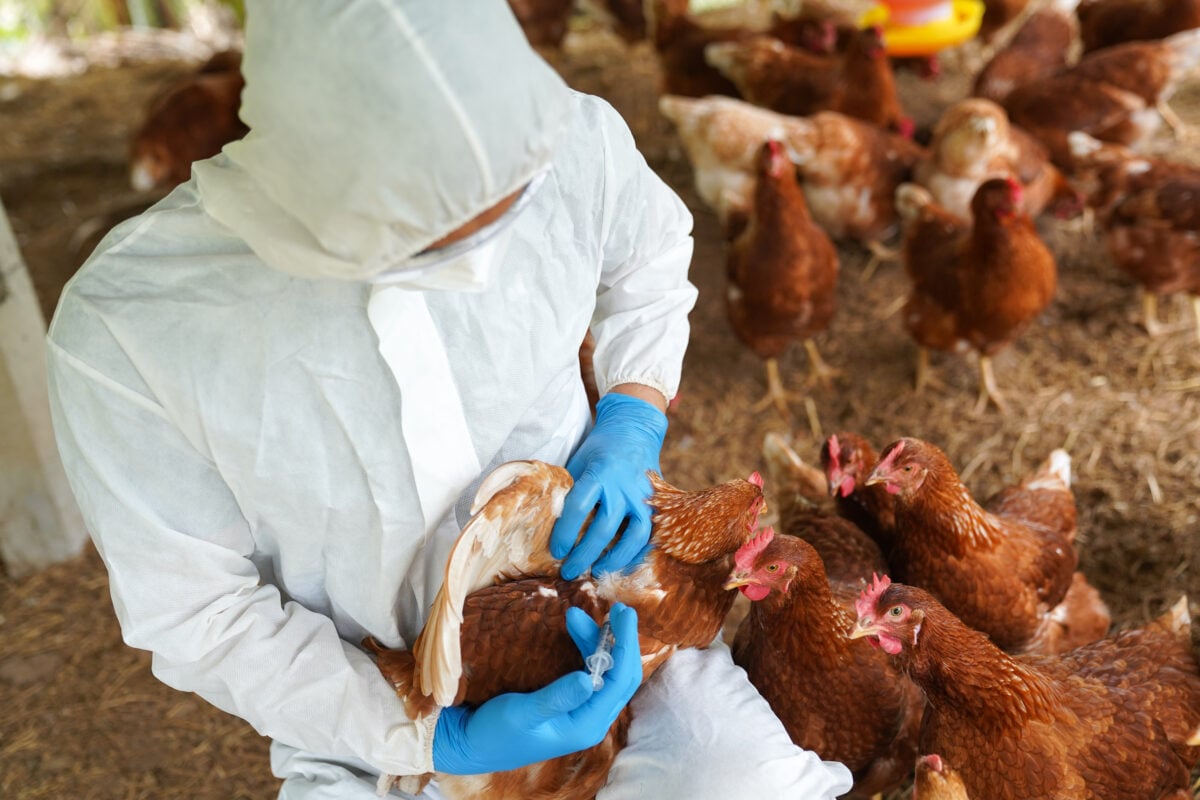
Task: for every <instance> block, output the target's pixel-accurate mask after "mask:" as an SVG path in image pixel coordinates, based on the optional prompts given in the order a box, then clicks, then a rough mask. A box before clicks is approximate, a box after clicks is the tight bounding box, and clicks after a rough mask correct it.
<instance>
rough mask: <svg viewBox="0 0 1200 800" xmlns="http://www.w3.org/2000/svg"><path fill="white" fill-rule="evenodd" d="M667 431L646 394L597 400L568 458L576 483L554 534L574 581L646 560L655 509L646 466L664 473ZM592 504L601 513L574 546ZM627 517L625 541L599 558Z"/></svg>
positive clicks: (556, 550)
mask: <svg viewBox="0 0 1200 800" xmlns="http://www.w3.org/2000/svg"><path fill="white" fill-rule="evenodd" d="M666 434H667V415H666V414H664V413H663V412H661V411H659V410H658V409H657V408H655V407H654V406H653V405H651V404H650V403H647V402H646V401H645V400H639V399H638V398H636V397H630V396H629V395H626V394H617V393H612V394H606V395H604V397H602V398H600V402H599V403H597V404H596V424H595V426H594V427H593V428H592V431H591V433H589V434H588V435H587V438H585V439H584V440H583V444H581V445H579V449H578V450H576V451H575V455H573V456H571V460H570V461H568V462H567V472H570V473H571V477H572V478H574V479H575V485H574V486H572V487H571V491H570V492H568V493H567V496H566V499H565V500H564V501H563V511H562V516H560V517H559V518H558V522H556V523H555V524H554V530H553V531H552V532H551V534H550V555H552V556H554V557H555V558H562V557H564V556H567V560H566V561H564V562H563V565H562V576H563V577H564V578H566V579H567V580H573V579H574V578H577V577H579V576H580V575H582V574H583V573H585V572H587V570H588V568H589V567H590V568H591V569H592V573H593V574H596V575H600V574H603V573H605V572H609V571H614V570H619V569H622V568H624V567H626V566H628V565H630V564H633V563H636V562H638V561H640V560H641V558H642V556H643V555H644V554H645V548H646V543H647V542H648V541H650V514H651V509H650V506H649V505H647V504H646V498H647V497H649V496H650V479H649V478H647V477H646V471H647V470H654V471H655V472H660V471H659V467H658V455H659V452H660V451H661V450H662V446H663V437H665V436H666ZM660 474H661V472H660ZM597 506H599V508H596V507H597ZM593 508H595V509H596V516H595V518H594V519H593V520H592V524H591V525H590V526H589V527H588V530H587V533H586V534H585V535H584V537H583V539H581V540H580V542H579V544H575V539H576V538H577V537H578V536H579V529H580V528H581V527H582V526H583V522H584V520H586V519H587V515H588V514H589V513H591V511H592V509H593ZM626 520H628V525H627V526H626V528H625V531H624V532H623V533H622V534H621V540H620V541H619V542H617V544H616V545H615V546H614V547H613V548H612V550H610V551H609V552H608V553H607V554H605V556H604V557H603V558H600V554H601V553H603V552H604V548H606V547H608V544H609V542H611V541H612V540H613V537H614V536H616V535H617V531H618V530H619V529H620V527H621V524H622V523H623V522H626ZM572 545H575V547H574V549H572V547H571V546H572ZM568 553H570V555H569V556H568V555H567V554H568ZM597 559H599V560H598V561H597Z"/></svg>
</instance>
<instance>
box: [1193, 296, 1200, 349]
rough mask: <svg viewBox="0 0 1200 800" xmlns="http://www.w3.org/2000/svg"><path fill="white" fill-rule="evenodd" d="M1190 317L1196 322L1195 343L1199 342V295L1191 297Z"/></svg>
mask: <svg viewBox="0 0 1200 800" xmlns="http://www.w3.org/2000/svg"><path fill="white" fill-rule="evenodd" d="M1192 316H1193V317H1194V318H1195V320H1196V341H1197V342H1200V294H1194V295H1192Z"/></svg>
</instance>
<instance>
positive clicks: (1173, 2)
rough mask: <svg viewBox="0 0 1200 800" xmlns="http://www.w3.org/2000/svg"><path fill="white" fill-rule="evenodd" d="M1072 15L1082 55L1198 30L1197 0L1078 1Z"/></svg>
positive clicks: (1199, 22)
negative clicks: (1105, 48) (1076, 26)
mask: <svg viewBox="0 0 1200 800" xmlns="http://www.w3.org/2000/svg"><path fill="white" fill-rule="evenodd" d="M1075 13H1076V14H1077V15H1078V17H1079V38H1080V40H1081V41H1082V42H1083V52H1085V53H1087V52H1090V51H1092V50H1099V49H1100V48H1102V47H1111V46H1112V45H1114V44H1121V43H1122V42H1132V41H1137V40H1142V39H1163V38H1166V37H1167V36H1170V35H1171V34H1173V33H1179V32H1180V31H1186V30H1189V29H1191V28H1200V0H1082V2H1080V4H1079V8H1077V9H1076V11H1075Z"/></svg>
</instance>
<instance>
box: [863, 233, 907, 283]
mask: <svg viewBox="0 0 1200 800" xmlns="http://www.w3.org/2000/svg"><path fill="white" fill-rule="evenodd" d="M863 246H864V247H866V248H867V250H868V251H870V253H871V258H870V259H868V261H867V265H866V266H865V267H863V271H862V282H863V283H866V282H867V281H869V280H871V276H872V275H874V274H875V269H876V268H877V267H878V266H879V265H880V264H882V263H883V262H885V261H899V260H900V250H899V249H898V248H895V247H888V246H887V245H885V244H884V243H883V242H880V241H877V240H875V239H871V240H869V241H867V242H865V243H864V245H863Z"/></svg>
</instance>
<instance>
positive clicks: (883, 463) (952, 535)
mask: <svg viewBox="0 0 1200 800" xmlns="http://www.w3.org/2000/svg"><path fill="white" fill-rule="evenodd" d="M866 484H867V485H868V486H875V485H879V486H882V487H884V488H885V489H886V490H887V491H888V492H889V493H890V494H891V495H892V497H893V500H894V510H895V520H896V528H895V538H894V540H893V545H892V548H891V550H890V551H889V552H888V563H889V566H890V569H891V571H892V574H894V575H896V576H897V577H898V578H899V579H901V580H903V581H905V582H906V583H910V584H913V585H915V586H920V587H922V588H924V589H927V590H929V591H930V592H933V594H934V595H936V596H937V597H938V598H940V599H941V600H942V602H943V603H945V605H946V607H947V608H949V609H950V610H951V611H952V612H953V613H955V614H957V615H958V616H959V617H961V618H962V620H963V622H965V623H966V624H968V625H970V626H971V627H973V628H976V629H978V630H981V631H983V632H984V633H986V634H987V635H988V636H990V637H991V638H992V640H993V641H994V642H995V643H996V644H997V645H998V646H999V647H1001V648H1003V649H1005V650H1008V651H1010V652H1041V653H1051V652H1058V651H1062V650H1065V649H1069V648H1071V647H1075V646H1078V645H1080V644H1083V643H1086V642H1089V641H1093V640H1095V639H1097V638H1099V637H1101V636H1103V635H1104V633H1105V632H1106V631H1107V630H1108V625H1109V622H1110V615H1109V612H1108V609H1107V607H1106V606H1105V605H1104V603H1103V602H1102V601H1101V600H1100V597H1099V595H1098V594H1097V593H1096V591H1095V589H1093V588H1092V587H1091V586H1090V585H1088V583H1087V581H1086V579H1085V578H1084V576H1083V575H1082V573H1078V572H1076V566H1077V564H1078V556H1077V555H1076V553H1075V546H1074V543H1075V535H1076V524H1075V521H1076V509H1075V497H1074V495H1073V494H1072V492H1071V460H1070V457H1069V456H1068V455H1067V453H1066V452H1065V451H1063V450H1055V451H1053V452H1052V453H1051V454H1050V456H1049V457H1048V458H1047V459H1046V462H1045V463H1044V464H1042V465H1041V466H1040V467H1039V468H1038V469H1037V471H1035V472H1034V473H1033V474H1032V475H1030V476H1028V477H1027V478H1026V479H1025V480H1024V481H1022V482H1021V483H1020V484H1017V485H1015V486H1009V487H1007V488H1006V489H1004V490H1002V491H1001V492H999V493H997V494H996V495H995V496H994V497H992V498H991V499H990V500H988V502H987V505H986V507H985V506H982V505H980V504H979V503H977V502H976V501H975V499H974V497H972V496H971V492H970V491H969V490H968V489H967V487H966V486H964V485H963V483H962V481H961V480H959V478H958V474H957V473H956V472H955V470H954V467H953V465H952V464H951V463H950V459H949V458H947V457H946V454H945V453H943V452H942V451H941V450H940V449H939V448H938V447H936V446H935V445H933V444H931V443H929V442H926V441H922V440H921V439H915V438H905V439H899V440H897V441H895V442H893V443H892V444H890V445H888V446H887V448H885V449H884V451H883V454H882V457H881V458H880V461H879V463H878V464H877V465H876V466H875V469H874V470H872V472H871V474H870V475H869V476H868V477H867V479H866Z"/></svg>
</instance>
